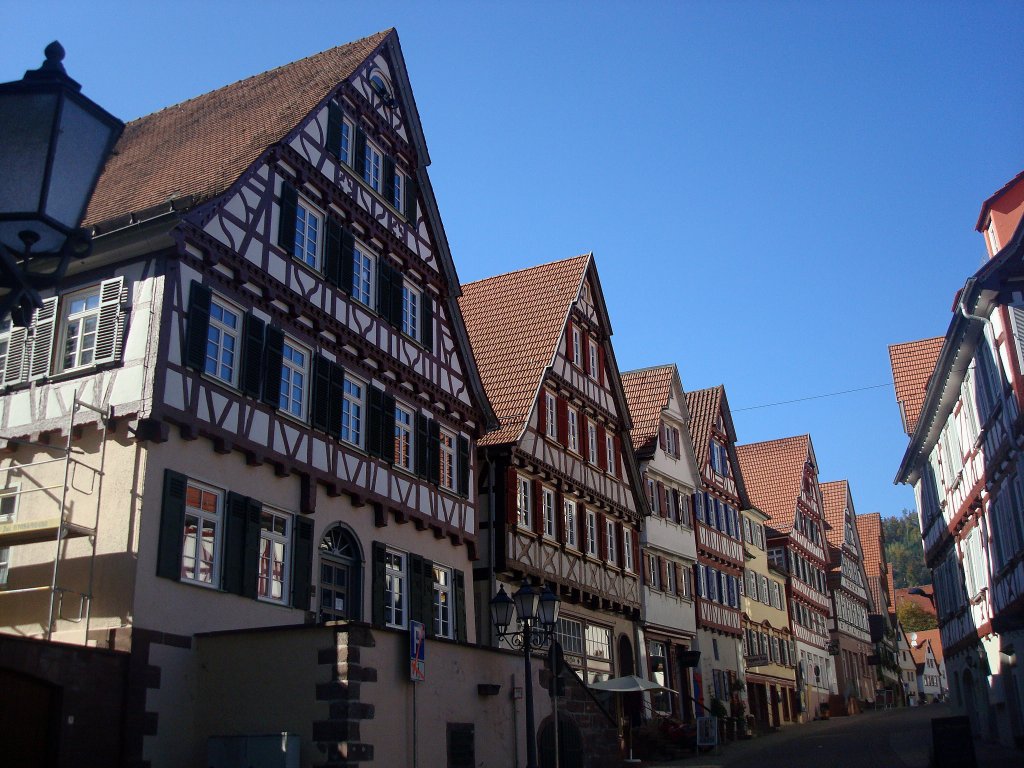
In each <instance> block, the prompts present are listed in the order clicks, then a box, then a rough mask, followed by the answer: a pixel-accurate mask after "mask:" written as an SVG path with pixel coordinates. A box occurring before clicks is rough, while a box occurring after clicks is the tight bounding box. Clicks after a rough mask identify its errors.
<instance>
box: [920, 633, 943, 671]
mask: <svg viewBox="0 0 1024 768" xmlns="http://www.w3.org/2000/svg"><path fill="white" fill-rule="evenodd" d="M914 634H916V635H917V643H918V645H922V646H923V645H924V644H925V643H928V645H930V646H931V648H932V655H933V656H934V657H935V663H936V664H941V663H942V658H943V655H942V633H941V632H940V631H939V630H938V629H919V630H918V631H917V632H915V633H914Z"/></svg>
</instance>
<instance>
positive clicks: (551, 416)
mask: <svg viewBox="0 0 1024 768" xmlns="http://www.w3.org/2000/svg"><path fill="white" fill-rule="evenodd" d="M544 435H545V437H550V438H551V439H552V440H557V439H558V407H557V403H556V400H555V396H554V395H553V394H551V393H550V392H548V391H547V390H544Z"/></svg>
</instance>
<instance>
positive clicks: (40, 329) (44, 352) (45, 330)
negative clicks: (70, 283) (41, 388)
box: [29, 296, 57, 379]
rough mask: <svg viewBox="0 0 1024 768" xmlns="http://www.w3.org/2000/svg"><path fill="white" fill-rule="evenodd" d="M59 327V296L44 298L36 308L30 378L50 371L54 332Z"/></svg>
mask: <svg viewBox="0 0 1024 768" xmlns="http://www.w3.org/2000/svg"><path fill="white" fill-rule="evenodd" d="M56 327H57V297H56V296H51V297H50V298H48V299H43V306H42V308H40V309H37V310H36V314H35V318H34V319H33V321H32V328H33V331H32V361H31V362H30V364H29V378H30V379H41V378H43V377H44V376H47V375H48V374H49V373H50V364H51V361H52V360H53V334H54V331H55V330H56Z"/></svg>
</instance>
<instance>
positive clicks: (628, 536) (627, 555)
mask: <svg viewBox="0 0 1024 768" xmlns="http://www.w3.org/2000/svg"><path fill="white" fill-rule="evenodd" d="M622 561H623V567H624V568H625V569H626V570H627V571H630V572H632V570H633V531H631V530H630V529H629V528H623V529H622Z"/></svg>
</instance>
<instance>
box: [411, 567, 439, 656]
mask: <svg viewBox="0 0 1024 768" xmlns="http://www.w3.org/2000/svg"><path fill="white" fill-rule="evenodd" d="M422 567H423V586H422V588H421V589H420V591H419V592H418V593H417V592H413V593H412V595H413V600H415V599H416V595H417V594H418V595H419V600H420V615H421V616H422V617H423V618H422V619H420V621H422V622H423V626H424V628H425V629H426V630H427V637H433V636H434V635H435V634H436V633H435V632H434V563H433V562H432V561H430V560H427V558H425V557H424V558H423V565H422Z"/></svg>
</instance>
